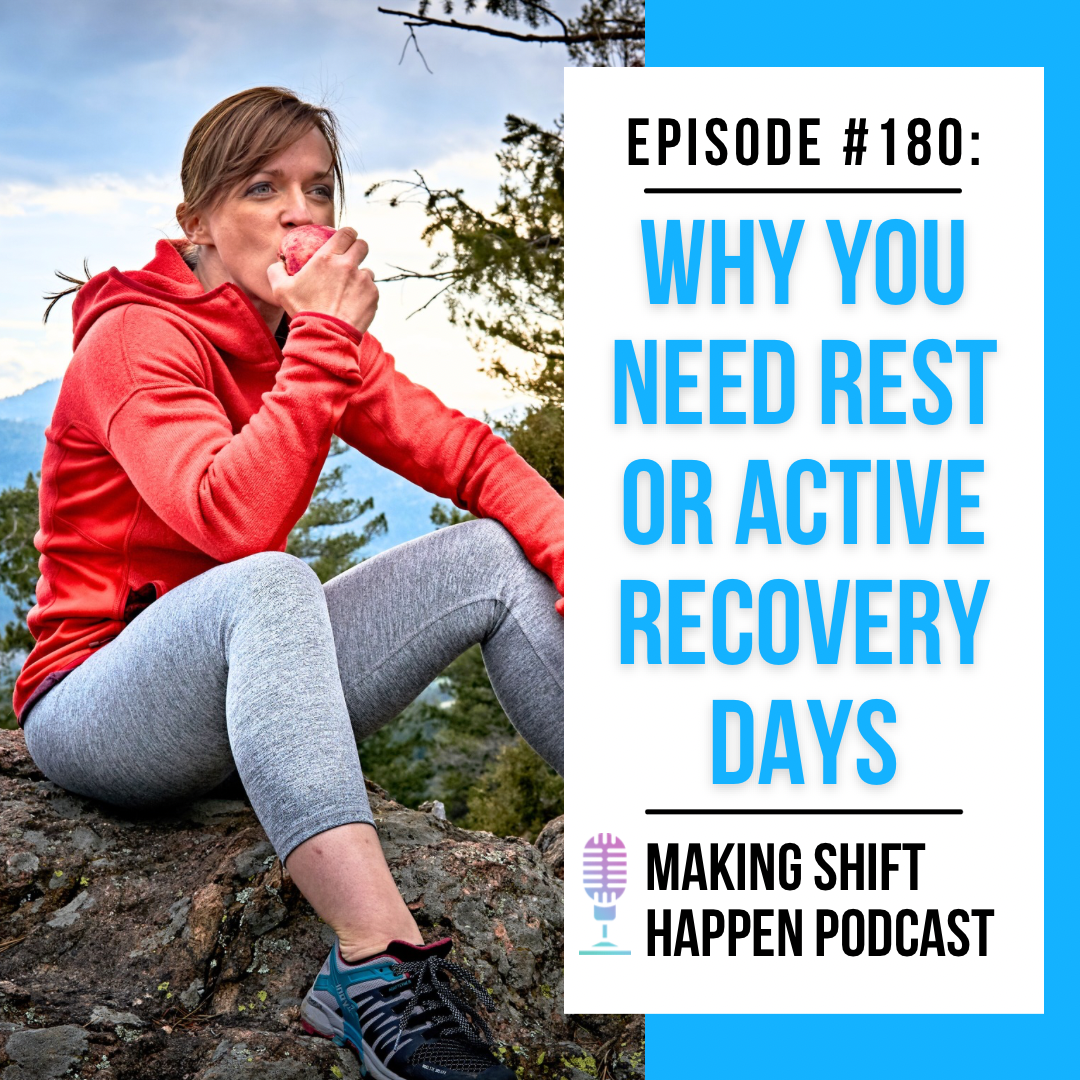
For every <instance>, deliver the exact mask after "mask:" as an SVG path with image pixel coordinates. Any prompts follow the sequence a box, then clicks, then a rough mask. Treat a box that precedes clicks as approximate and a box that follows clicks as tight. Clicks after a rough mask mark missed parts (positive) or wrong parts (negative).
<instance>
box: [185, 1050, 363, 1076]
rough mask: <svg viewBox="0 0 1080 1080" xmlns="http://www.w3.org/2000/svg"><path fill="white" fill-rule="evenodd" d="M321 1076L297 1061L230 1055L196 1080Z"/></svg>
mask: <svg viewBox="0 0 1080 1080" xmlns="http://www.w3.org/2000/svg"><path fill="white" fill-rule="evenodd" d="M241 1045H243V1044H241ZM236 1049H237V1048H236V1047H234V1048H233V1050H234V1051H235V1050H236ZM323 1075H324V1074H323V1073H322V1072H320V1071H319V1070H318V1069H316V1068H315V1067H314V1066H312V1065H305V1064H303V1063H302V1062H299V1061H289V1060H286V1061H264V1060H260V1059H259V1058H257V1057H255V1056H254V1055H252V1056H251V1057H250V1058H244V1059H243V1060H237V1059H236V1057H235V1056H233V1054H231V1053H230V1054H229V1055H227V1056H226V1057H225V1058H224V1059H223V1060H221V1061H219V1062H218V1064H216V1065H211V1066H210V1068H209V1069H207V1070H206V1072H203V1073H199V1074H198V1076H197V1080H323ZM346 1075H348V1074H346ZM357 1076H359V1070H357Z"/></svg>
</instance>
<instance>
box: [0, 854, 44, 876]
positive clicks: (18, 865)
mask: <svg viewBox="0 0 1080 1080" xmlns="http://www.w3.org/2000/svg"><path fill="white" fill-rule="evenodd" d="M40 865H41V860H40V859H39V858H38V857H37V856H36V855H35V854H34V853H33V852H32V851H16V852H15V854H14V855H9V856H8V860H7V868H8V873H10V874H14V875H19V874H33V873H34V872H35V871H36V870H37V868H38V867H39V866H40Z"/></svg>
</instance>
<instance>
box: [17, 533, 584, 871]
mask: <svg viewBox="0 0 1080 1080" xmlns="http://www.w3.org/2000/svg"><path fill="white" fill-rule="evenodd" d="M557 597H558V592H557V591H556V590H555V587H554V586H553V585H552V584H551V582H550V581H548V579H547V578H546V577H544V575H543V574H541V573H540V572H539V571H537V570H535V569H534V568H533V567H532V566H531V565H530V564H529V562H528V561H527V560H526V558H525V556H524V555H523V554H522V551H521V548H520V547H518V545H517V543H516V541H514V539H513V538H512V537H511V536H510V534H509V533H507V532H506V530H505V529H504V528H503V527H502V526H501V525H499V524H497V523H496V522H493V521H473V522H467V523H465V524H463V525H456V526H453V527H451V528H448V529H442V530H440V531H438V532H435V533H432V534H430V535H428V536H424V537H421V538H420V539H418V540H413V541H410V542H409V543H407V544H402V545H401V546H400V547H396V548H393V549H391V550H389V551H385V552H383V553H382V554H380V555H377V556H375V557H374V558H372V559H369V560H368V561H367V562H364V563H361V564H360V565H359V566H355V567H353V568H352V569H351V570H348V571H346V572H345V573H344V574H341V575H340V576H339V577H336V578H334V579H333V580H332V581H329V582H327V584H326V585H325V586H323V585H321V584H320V583H319V580H318V578H317V577H316V576H315V574H314V573H313V572H312V571H311V569H310V568H309V567H308V566H307V565H306V564H305V563H303V562H301V561H300V560H299V559H296V558H293V557H292V556H291V555H285V554H282V553H280V552H266V553H264V554H261V555H252V556H249V557H248V558H246V559H239V560H237V561H236V562H232V563H226V564H224V565H222V566H216V567H214V568H213V569H212V570H208V571H207V572H206V573H204V574H200V575H199V576H198V577H195V578H192V579H191V580H190V581H186V582H184V584H183V585H180V586H178V587H177V588H176V589H174V590H172V591H171V592H168V593H166V594H165V595H164V596H162V597H161V598H160V599H159V600H157V601H155V602H154V603H153V604H151V605H150V606H149V607H148V608H147V609H146V610H145V611H143V612H142V613H141V614H140V615H139V616H138V618H136V619H135V620H134V621H133V622H132V623H131V624H130V625H129V626H127V627H126V628H125V629H124V632H123V633H122V634H121V635H120V636H119V637H118V638H116V639H115V640H114V641H112V642H110V643H109V644H108V645H105V646H104V647H103V648H102V649H101V650H100V651H99V652H97V653H95V654H94V655H93V656H91V657H90V659H89V660H87V661H85V662H84V663H83V664H81V665H80V666H79V667H78V668H76V669H75V670H74V671H73V672H72V673H71V674H70V675H69V676H67V678H65V679H64V680H63V681H62V682H60V683H59V684H58V685H57V686H56V687H54V688H53V689H52V690H50V691H49V692H48V693H47V694H46V695H45V696H44V697H43V698H42V699H41V700H40V701H39V702H37V704H35V705H34V706H33V708H32V709H31V711H30V714H29V716H28V717H27V718H26V722H25V725H24V731H25V734H26V744H27V748H28V749H29V751H30V755H31V756H32V757H33V759H34V761H35V762H36V763H37V765H38V767H39V768H40V769H41V770H42V772H44V773H45V775H46V776H47V777H49V779H50V780H52V781H53V782H54V783H56V784H59V785H60V786H61V787H63V788H66V789H67V790H69V791H72V792H76V793H78V794H80V795H86V796H89V797H91V798H94V799H100V800H102V801H104V802H108V803H113V804H116V805H120V806H125V807H143V806H146V807H149V806H154V805H160V804H163V803H169V802H174V801H178V800H187V799H192V798H195V797H197V796H199V795H201V794H204V793H206V792H208V791H210V790H212V789H213V788H214V787H216V786H217V785H218V784H219V783H221V781H222V780H224V779H225V778H226V777H228V776H229V775H230V774H231V773H232V772H233V770H234V769H236V770H237V771H238V772H239V774H240V778H241V780H242V781H243V783H244V787H245V789H246V790H247V793H248V796H249V798H250V799H251V805H252V807H253V808H254V810H255V813H256V814H257V815H258V817H259V821H260V822H261V823H262V825H263V828H265V830H266V834H267V836H268V837H269V838H270V842H271V843H272V844H273V845H274V849H275V850H276V851H277V853H278V855H279V857H280V858H281V860H282V861H283V862H284V860H285V859H286V857H287V856H288V855H289V854H290V852H292V850H293V848H295V847H296V846H297V844H299V843H301V842H302V841H304V840H306V839H308V838H309V837H311V836H314V835H315V834H316V833H320V832H323V831H324V830H325V829H330V828H333V827H335V826H337V825H344V824H346V823H348V822H354V821H361V822H368V823H369V824H374V820H373V818H372V815H371V809H370V807H369V806H368V800H367V795H366V793H365V791H364V781H363V776H362V774H361V771H360V761H359V758H358V755H357V750H356V738H361V739H362V738H363V737H364V736H366V735H370V734H371V733H372V732H373V731H375V730H376V729H377V728H378V727H379V726H380V725H382V724H384V723H385V722H386V721H387V720H390V719H391V718H392V717H393V716H395V715H396V714H397V713H398V712H400V710H401V709H402V708H404V706H405V705H407V704H408V703H409V702H410V701H412V700H413V698H415V697H416V695H417V694H419V693H420V691H421V690H423V689H424V687H425V686H427V685H428V683H430V682H431V680H432V679H434V678H435V676H436V675H438V674H439V672H440V671H442V669H443V668H445V667H446V665H447V664H448V663H449V662H450V661H451V660H453V659H454V658H455V657H456V656H458V655H459V654H460V653H462V652H463V651H464V650H465V649H467V648H468V647H469V646H470V645H473V644H475V643H476V642H480V643H481V645H482V648H483V653H484V661H485V663H486V664H487V668H488V672H489V674H490V676H491V682H492V685H493V687H494V689H495V692H496V694H497V695H498V698H499V701H500V703H501V704H502V706H503V708H504V709H505V710H506V713H507V715H508V716H509V717H510V719H511V720H512V721H513V723H514V725H515V726H516V727H517V729H518V730H519V731H520V732H521V734H522V735H523V736H524V737H525V738H526V740H528V742H529V743H530V744H531V745H532V746H533V747H534V748H535V749H536V751H537V752H538V753H539V754H540V755H541V756H542V757H543V758H544V759H545V760H546V761H547V762H548V763H549V764H551V765H552V766H554V767H555V768H556V769H558V770H559V771H561V770H562V755H563V711H562V680H563V630H562V617H561V616H560V615H559V614H558V613H557V612H556V611H555V606H554V605H555V600H556V599H557Z"/></svg>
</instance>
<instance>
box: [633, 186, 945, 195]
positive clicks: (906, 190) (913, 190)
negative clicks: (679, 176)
mask: <svg viewBox="0 0 1080 1080" xmlns="http://www.w3.org/2000/svg"><path fill="white" fill-rule="evenodd" d="M963 190H964V189H963V188H958V187H647V188H645V194H646V195H959V194H961V193H962V192H963Z"/></svg>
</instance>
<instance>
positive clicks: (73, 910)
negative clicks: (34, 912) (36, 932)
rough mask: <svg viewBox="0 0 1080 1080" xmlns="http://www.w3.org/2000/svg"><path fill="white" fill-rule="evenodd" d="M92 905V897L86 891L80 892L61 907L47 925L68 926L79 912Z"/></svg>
mask: <svg viewBox="0 0 1080 1080" xmlns="http://www.w3.org/2000/svg"><path fill="white" fill-rule="evenodd" d="M93 906H94V898H93V897H92V896H91V895H90V894H89V893H88V892H81V893H79V895H78V896H76V897H75V899H74V900H72V901H71V903H70V904H66V905H65V906H64V907H62V908H61V909H60V910H59V911H58V912H57V913H56V914H55V915H54V916H53V917H52V918H51V919H49V921H48V923H47V925H48V926H55V927H57V928H62V927H65V926H70V925H71V924H72V923H73V922H74V921H75V920H76V919H77V918H78V917H79V912H81V911H86V910H88V909H89V908H92V907H93Z"/></svg>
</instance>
